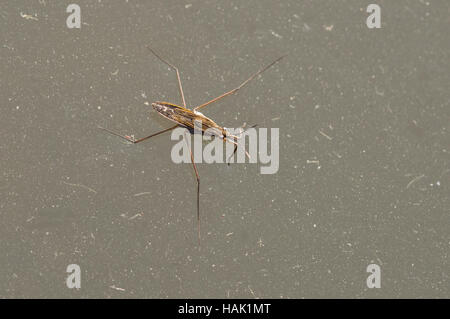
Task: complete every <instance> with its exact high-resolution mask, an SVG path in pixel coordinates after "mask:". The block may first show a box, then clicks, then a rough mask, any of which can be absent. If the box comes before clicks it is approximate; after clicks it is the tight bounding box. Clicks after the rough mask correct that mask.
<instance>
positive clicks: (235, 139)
mask: <svg viewBox="0 0 450 319" xmlns="http://www.w3.org/2000/svg"><path fill="white" fill-rule="evenodd" d="M245 125H246V123H244V125H242V129H243V131H242V132H241V133H239V136H237V135H236V136H233V137H234V139H233V141H234V142H236V143H237V139H239V138H241V137H242V134H244V132H245V130H244V127H245ZM257 126H258V124H254V125H252V126H250V128H254V127H257ZM232 144H234V143H232ZM237 148H238V146H237V144H234V151H233V154H231V155H230V156H229V157H228V163H227V164H228V165H230V164H231V163H230V160H231V158H232V157H233V156H234V154H235V153H236V151H237Z"/></svg>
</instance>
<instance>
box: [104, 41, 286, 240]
mask: <svg viewBox="0 0 450 319" xmlns="http://www.w3.org/2000/svg"><path fill="white" fill-rule="evenodd" d="M147 48H148V49H149V50H150V51H151V52H152V53H153V54H154V55H155V56H156V57H157V58H159V59H160V60H161V61H162V62H164V63H165V64H167V65H168V66H170V67H171V68H172V69H174V70H175V71H176V74H177V80H178V87H179V89H180V95H181V99H182V101H183V107H181V106H178V105H175V104H172V103H168V102H154V103H152V107H153V108H154V109H155V110H156V111H157V112H158V113H159V114H160V115H162V116H164V117H165V118H166V119H168V120H170V121H172V122H175V123H176V125H174V126H172V127H169V128H167V129H165V130H162V131H160V132H156V133H154V134H152V135H149V136H146V137H143V138H140V139H137V140H136V139H135V138H134V137H133V136H128V135H121V134H118V133H116V132H114V131H111V130H109V129H106V128H103V127H100V126H99V128H101V129H103V130H105V131H108V132H109V133H111V134H114V135H116V136H119V137H121V138H124V139H126V140H127V141H129V142H131V143H134V144H136V143H140V142H142V141H145V140H147V139H149V138H151V137H153V136H156V135H159V134H162V133H164V132H168V131H171V130H173V129H174V128H176V127H178V126H182V127H186V128H188V129H189V130H190V131H191V132H192V131H193V130H195V129H196V126H197V125H196V122H197V121H199V122H201V127H199V129H200V130H201V131H202V133H204V132H205V131H206V130H208V132H209V133H212V134H214V135H216V136H218V137H219V138H222V139H223V140H224V141H226V142H229V143H232V144H234V145H235V148H234V150H235V151H236V148H237V146H238V144H237V143H236V142H235V141H234V140H236V139H238V138H239V137H238V136H235V135H232V134H229V133H228V132H227V130H226V129H225V128H223V127H221V126H219V125H218V124H217V123H216V122H214V121H213V120H211V119H210V118H208V117H206V116H205V115H203V114H202V113H200V112H199V111H198V110H199V109H201V108H203V107H205V106H207V105H209V104H211V103H214V102H216V101H218V100H220V99H222V98H224V97H225V96H228V95H231V94H234V93H236V92H237V91H238V90H240V89H241V88H242V87H243V86H244V85H246V84H247V83H248V82H250V81H251V80H252V79H254V78H255V77H256V76H258V75H259V74H261V73H262V72H264V71H265V70H267V69H268V68H270V67H271V66H272V65H274V64H275V63H277V62H278V61H280V60H281V59H282V58H284V57H285V56H282V57H279V58H278V59H276V60H275V61H273V62H272V63H270V64H269V65H267V66H266V67H264V68H263V69H261V70H259V71H258V72H256V73H255V74H253V75H252V76H251V77H249V78H248V79H247V80H245V81H244V82H242V83H241V85H239V86H238V87H236V88H234V89H233V90H231V91H228V92H226V93H224V94H222V95H220V96H218V97H216V98H214V99H212V100H210V101H208V102H206V103H203V104H201V105H199V106H197V107H195V108H193V109H192V110H190V109H188V108H187V107H186V100H185V98H184V93H183V87H182V85H181V79H180V72H179V71H178V68H176V67H175V66H174V65H172V64H171V63H169V62H168V61H166V60H164V59H163V58H162V57H160V56H159V55H158V54H156V52H155V51H153V50H152V49H151V48H150V47H147ZM185 137H186V136H185ZM189 151H190V155H191V162H192V166H193V168H194V172H195V176H196V179H197V225H198V239H199V241H200V177H199V174H198V170H197V166H196V165H195V163H194V157H193V155H192V150H191V149H190V148H189ZM245 153H246V155H247V156H248V157H250V156H249V154H248V153H247V151H245Z"/></svg>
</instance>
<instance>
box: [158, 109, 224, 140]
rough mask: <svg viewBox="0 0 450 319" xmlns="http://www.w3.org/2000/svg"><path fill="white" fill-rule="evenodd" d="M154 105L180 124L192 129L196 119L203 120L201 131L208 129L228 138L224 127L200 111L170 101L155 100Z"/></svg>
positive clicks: (161, 112)
mask: <svg viewBox="0 0 450 319" xmlns="http://www.w3.org/2000/svg"><path fill="white" fill-rule="evenodd" d="M152 107H153V108H154V109H155V110H156V111H157V112H158V113H159V114H161V115H162V116H164V117H165V118H167V119H168V120H171V121H172V122H175V123H177V124H180V125H181V126H184V127H186V128H188V129H189V130H191V131H192V130H194V123H195V121H201V125H202V126H201V131H202V132H203V133H204V132H205V131H206V130H208V132H209V133H210V134H211V133H212V135H215V136H218V137H220V138H226V136H227V132H226V130H225V129H224V128H223V127H221V126H219V125H218V124H217V123H216V122H214V121H213V120H211V119H210V118H208V117H206V116H205V115H203V114H202V113H200V112H198V111H192V110H189V109H187V108H184V107H181V106H178V105H175V104H172V103H168V102H154V103H152ZM199 124H200V123H198V124H197V125H199ZM198 129H200V127H199V128H198Z"/></svg>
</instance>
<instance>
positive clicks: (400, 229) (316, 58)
mask: <svg viewBox="0 0 450 319" xmlns="http://www.w3.org/2000/svg"><path fill="white" fill-rule="evenodd" d="M372 2H373V1H372ZM76 3H77V4H78V5H79V6H80V9H81V12H80V13H81V15H80V16H81V27H80V28H72V29H71V28H68V27H67V24H66V22H67V21H66V20H67V18H68V16H69V15H70V13H67V12H66V6H67V5H68V3H65V2H55V1H45V0H43V1H34V2H30V1H9V2H3V3H2V4H1V5H0V30H1V31H0V34H1V42H0V44H1V46H0V60H1V63H0V87H1V90H0V112H1V113H0V133H1V139H0V297H1V298H38V297H40V298H61V297H62V298H408V297H412V298H425V297H426V298H436V297H440V298H449V297H450V292H449V289H450V286H449V273H450V271H449V269H450V268H449V266H450V265H449V251H450V250H449V244H450V237H449V214H450V202H449V191H450V134H449V129H450V125H449V123H450V111H449V107H450V105H449V101H450V90H449V84H450V78H449V77H450V72H449V64H448V62H449V52H450V41H449V37H448V26H449V22H450V18H449V17H450V5H449V3H448V1H439V0H436V1H429V2H428V1H404V0H402V1H376V3H377V4H379V6H380V8H381V16H380V17H381V28H373V29H369V28H368V26H367V24H366V19H367V17H368V16H369V13H367V12H366V8H367V6H368V5H369V4H370V3H371V2H369V1H356V0H352V1H294V0H292V1H280V2H277V1H269V0H262V1H261V0H248V1H217V0H207V1H196V0H190V1H185V2H179V1H148V2H142V1H118V0H115V1H102V2H100V1H98V2H94V1H81V0H80V1H77V2H76ZM147 45H150V46H151V47H152V48H153V49H155V51H157V52H158V53H159V54H160V55H161V56H162V57H164V58H166V59H167V60H169V61H170V62H171V63H172V64H174V65H176V66H177V67H178V68H179V70H180V72H181V80H182V83H183V89H184V92H185V96H186V101H187V104H188V105H189V107H194V106H196V105H200V104H202V103H204V102H206V101H208V100H210V99H212V98H214V97H216V96H219V95H220V94H222V93H224V92H226V91H228V90H230V89H232V88H234V87H236V86H237V85H239V84H240V83H241V82H242V81H244V80H245V79H247V78H248V77H249V76H250V75H251V74H253V73H254V72H256V71H257V70H258V69H259V68H261V67H263V66H264V65H266V64H268V63H270V62H271V61H273V60H274V59H276V58H277V57H279V56H281V55H284V54H288V56H287V57H286V58H285V59H283V60H282V61H280V62H279V63H277V64H276V65H275V66H273V67H272V68H271V69H269V70H267V71H266V72H265V73H263V75H261V76H259V77H258V78H257V79H255V80H253V81H252V82H250V83H249V84H248V85H247V86H245V87H244V88H243V89H242V90H240V91H239V92H238V93H237V94H235V95H232V96H229V97H226V98H224V99H222V100H220V101H218V102H217V103H214V104H211V105H209V106H208V107H205V108H204V109H202V113H204V114H205V115H206V116H208V117H210V118H212V119H214V121H216V122H217V123H218V124H220V125H222V126H225V127H239V126H241V125H242V124H243V123H244V122H245V123H247V124H249V125H251V124H258V127H265V128H279V132H280V134H279V170H278V171H277V172H276V173H275V174H261V173H260V167H261V164H253V163H247V164H234V165H229V166H228V165H226V164H198V171H199V176H200V179H201V184H200V209H201V233H202V236H201V241H200V244H199V243H198V238H197V217H196V181H195V175H194V171H193V170H192V167H191V165H190V164H176V163H174V162H173V161H172V160H171V149H172V147H173V145H174V143H175V142H174V141H172V140H171V139H170V133H165V134H162V135H160V136H157V137H154V138H152V139H149V140H147V141H145V142H142V143H139V144H135V145H133V144H130V143H128V142H127V141H125V140H123V139H121V138H119V137H116V136H113V135H111V134H108V133H106V132H104V131H102V130H100V129H98V126H99V125H101V126H104V127H107V128H109V129H112V130H115V131H118V132H120V133H121V134H124V135H131V134H133V135H134V136H135V137H136V138H139V137H144V136H146V135H149V134H152V133H154V132H157V131H159V130H162V129H165V128H167V127H169V126H170V125H172V123H171V122H169V121H167V120H166V119H164V118H162V117H161V116H159V115H158V114H157V113H156V112H155V111H154V110H153V109H152V107H151V103H152V102H154V101H167V102H171V103H175V104H178V105H182V102H181V99H180V95H179V91H178V85H177V79H176V75H175V73H174V72H173V71H172V70H170V69H169V68H168V67H167V65H164V64H163V63H161V61H159V60H158V59H157V58H156V57H155V56H153V55H151V53H150V52H149V51H148V50H147V48H146V46H147ZM71 264H76V265H78V266H79V267H80V271H81V279H80V282H81V287H80V288H79V289H69V288H68V286H67V284H66V280H67V278H68V276H69V275H70V273H68V272H67V267H68V265H71ZM371 264H375V265H377V266H378V267H379V270H380V274H381V279H380V282H381V287H380V288H369V286H368V284H367V280H368V277H369V276H370V275H371V273H370V272H368V271H367V267H368V266H369V265H371Z"/></svg>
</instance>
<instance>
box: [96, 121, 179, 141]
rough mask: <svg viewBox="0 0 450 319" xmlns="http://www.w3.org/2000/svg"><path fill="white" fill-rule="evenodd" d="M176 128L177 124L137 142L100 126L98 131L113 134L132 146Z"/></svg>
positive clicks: (132, 138)
mask: <svg viewBox="0 0 450 319" xmlns="http://www.w3.org/2000/svg"><path fill="white" fill-rule="evenodd" d="M177 126H178V124H177V125H174V126H172V127H169V128H166V129H165V130H162V131H159V132H156V133H154V134H152V135H149V136H146V137H143V138H140V139H138V140H135V139H134V137H131V136H128V135H120V134H119V133H117V132H114V131H112V130H110V129H107V128H104V127H101V126H99V127H98V128H99V129H102V130H104V131H106V132H109V133H111V134H113V135H115V136H118V137H121V138H123V139H126V140H127V141H128V142H131V143H133V144H136V143H139V142H142V141H145V140H147V139H149V138H150V137H153V136H156V135H159V134H162V133H164V132H167V131H170V130H173V129H174V128H176V127H177Z"/></svg>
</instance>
